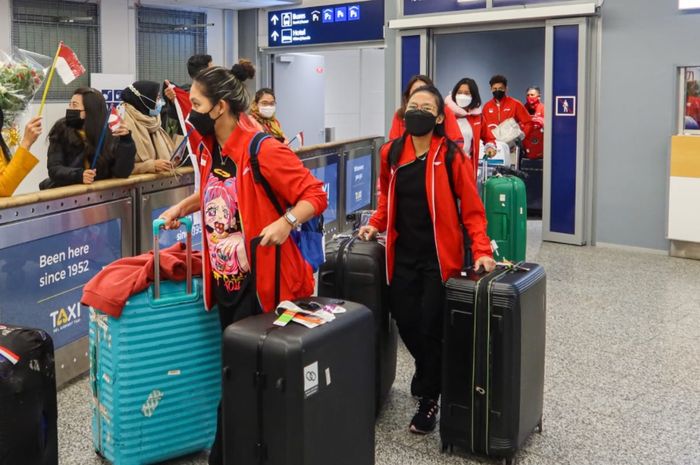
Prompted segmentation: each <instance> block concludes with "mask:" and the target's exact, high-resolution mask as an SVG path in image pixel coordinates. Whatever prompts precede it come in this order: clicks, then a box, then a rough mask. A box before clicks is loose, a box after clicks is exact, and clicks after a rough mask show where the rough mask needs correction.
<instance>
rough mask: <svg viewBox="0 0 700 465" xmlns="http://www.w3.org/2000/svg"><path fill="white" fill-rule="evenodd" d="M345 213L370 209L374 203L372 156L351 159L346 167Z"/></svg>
mask: <svg viewBox="0 0 700 465" xmlns="http://www.w3.org/2000/svg"><path fill="white" fill-rule="evenodd" d="M345 195H346V196H345V213H346V214H349V213H353V212H355V211H357V210H361V209H363V208H368V207H369V205H370V204H371V203H372V198H371V196H372V155H371V154H369V155H363V156H360V157H357V158H352V159H349V160H348V162H347V165H345Z"/></svg>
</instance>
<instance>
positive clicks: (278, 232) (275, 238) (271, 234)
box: [260, 218, 292, 247]
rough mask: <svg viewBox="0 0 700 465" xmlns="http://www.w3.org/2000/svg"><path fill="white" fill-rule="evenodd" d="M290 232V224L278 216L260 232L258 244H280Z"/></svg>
mask: <svg viewBox="0 0 700 465" xmlns="http://www.w3.org/2000/svg"><path fill="white" fill-rule="evenodd" d="M291 232H292V225H291V224H289V221H287V220H285V219H284V218H279V219H278V220H277V221H275V222H273V223H270V224H268V225H267V226H265V228H264V229H263V230H262V231H261V232H260V235H261V236H262V240H261V241H260V245H262V246H263V247H264V246H268V245H281V244H283V243H284V241H286V240H287V238H288V237H289V234H290V233H291Z"/></svg>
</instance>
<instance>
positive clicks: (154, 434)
mask: <svg viewBox="0 0 700 465" xmlns="http://www.w3.org/2000/svg"><path fill="white" fill-rule="evenodd" d="M182 223H183V224H184V225H185V226H186V227H187V232H188V234H187V270H188V273H187V275H188V279H187V282H186V283H182V282H170V281H165V282H162V283H161V282H160V272H159V271H160V270H159V262H160V260H159V250H158V238H157V236H158V234H159V229H160V228H161V227H162V225H163V222H162V220H156V221H154V225H153V227H154V236H156V237H155V240H154V242H153V243H154V247H155V257H156V260H155V280H154V284H153V285H152V286H150V287H149V288H148V289H147V290H145V291H144V292H141V293H139V294H136V295H134V296H132V297H130V298H129V301H128V302H127V304H126V305H125V307H124V310H123V312H122V315H121V317H120V318H113V317H112V316H109V315H106V314H103V313H101V312H100V311H99V310H97V309H93V308H91V309H90V331H89V339H90V381H91V386H92V394H93V419H92V429H93V444H94V447H95V450H96V451H97V453H98V454H100V455H101V456H103V457H105V458H106V459H107V460H109V461H110V462H111V463H113V464H114V465H146V464H153V463H158V462H161V461H163V460H167V459H171V458H175V457H179V456H182V455H187V454H190V453H193V452H197V451H200V450H203V449H207V448H209V447H210V446H211V444H212V442H213V440H214V434H215V432H216V409H217V405H218V404H219V400H220V398H221V329H220V324H219V319H218V314H217V312H216V311H214V310H212V311H210V312H207V311H205V310H204V303H203V288H202V281H201V279H199V278H197V279H192V266H191V253H192V252H191V230H192V223H191V221H187V220H186V219H183V220H182Z"/></svg>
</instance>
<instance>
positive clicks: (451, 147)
mask: <svg viewBox="0 0 700 465" xmlns="http://www.w3.org/2000/svg"><path fill="white" fill-rule="evenodd" d="M445 143H446V144H447V153H446V154H445V169H446V170H447V180H448V181H449V183H450V191H452V197H454V198H455V201H456V200H457V198H458V197H457V191H456V190H455V180H454V176H453V174H452V163H453V162H454V161H455V152H456V151H457V150H458V147H457V145H456V144H455V143H454V142H452V141H451V140H449V139H445ZM458 216H459V215H458Z"/></svg>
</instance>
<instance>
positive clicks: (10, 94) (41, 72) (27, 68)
mask: <svg viewBox="0 0 700 465" xmlns="http://www.w3.org/2000/svg"><path fill="white" fill-rule="evenodd" d="M40 63H44V64H43V65H42V64H40ZM50 64H51V59H50V58H49V57H46V56H43V55H38V54H35V53H32V52H28V51H26V50H22V49H18V48H15V49H14V50H13V52H12V54H11V55H10V54H7V53H5V52H3V51H2V50H0V109H2V111H3V113H4V116H5V118H4V120H5V121H4V125H3V127H2V128H1V129H2V138H3V139H4V140H5V142H6V143H7V145H8V146H9V147H10V149H13V148H14V147H16V146H17V145H19V142H20V131H19V129H20V128H19V124H20V121H21V120H22V118H23V117H24V113H25V112H26V111H27V108H28V107H29V105H30V104H31V102H32V100H33V99H34V95H35V94H36V92H37V91H38V90H39V88H40V87H41V85H42V83H43V82H44V78H45V77H46V71H47V70H48V68H49V66H50Z"/></svg>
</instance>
